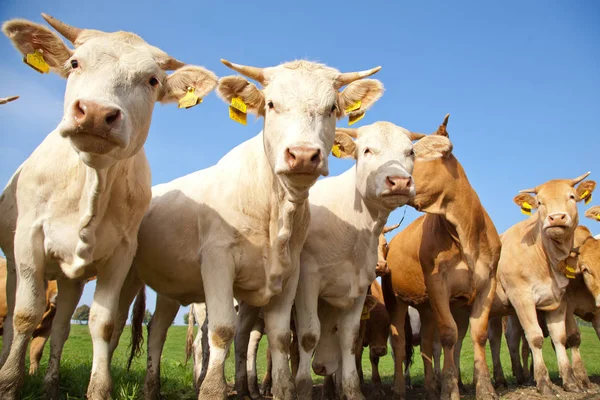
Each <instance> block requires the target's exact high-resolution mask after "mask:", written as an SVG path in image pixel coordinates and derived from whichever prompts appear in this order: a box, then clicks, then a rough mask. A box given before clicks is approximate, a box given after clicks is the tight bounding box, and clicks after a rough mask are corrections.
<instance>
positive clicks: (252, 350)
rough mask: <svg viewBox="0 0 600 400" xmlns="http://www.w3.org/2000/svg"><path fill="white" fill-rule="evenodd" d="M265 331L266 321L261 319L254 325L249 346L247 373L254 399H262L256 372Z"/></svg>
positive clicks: (249, 387)
mask: <svg viewBox="0 0 600 400" xmlns="http://www.w3.org/2000/svg"><path fill="white" fill-rule="evenodd" d="M240 311H241V308H240ZM264 330H265V320H264V319H263V318H260V317H259V318H258V319H257V321H256V323H255V324H254V327H252V332H251V333H250V343H249V344H248V361H247V362H246V371H248V389H249V391H250V397H252V398H253V399H257V398H260V390H259V388H258V372H257V370H256V358H257V356H258V346H259V344H260V339H261V338H262V336H263V332H264Z"/></svg>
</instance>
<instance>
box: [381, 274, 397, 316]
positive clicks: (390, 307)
mask: <svg viewBox="0 0 600 400" xmlns="http://www.w3.org/2000/svg"><path fill="white" fill-rule="evenodd" d="M381 291H382V292H383V302H384V303H385V309H386V310H387V312H388V314H389V315H392V314H394V313H395V312H396V310H397V309H398V306H397V305H398V303H397V302H398V300H396V293H394V287H393V286H392V273H391V272H390V273H388V274H385V275H383V276H382V277H381Z"/></svg>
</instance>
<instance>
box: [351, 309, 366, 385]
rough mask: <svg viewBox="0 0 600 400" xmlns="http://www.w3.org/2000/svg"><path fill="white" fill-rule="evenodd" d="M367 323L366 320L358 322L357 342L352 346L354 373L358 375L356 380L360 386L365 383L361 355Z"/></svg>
mask: <svg viewBox="0 0 600 400" xmlns="http://www.w3.org/2000/svg"><path fill="white" fill-rule="evenodd" d="M367 321H368V320H362V319H361V321H360V328H359V331H358V340H357V341H356V345H355V346H354V358H355V359H356V371H357V373H358V380H359V381H360V384H361V385H364V383H365V376H364V374H363V368H362V355H363V349H364V348H363V343H364V340H365V333H366V330H367Z"/></svg>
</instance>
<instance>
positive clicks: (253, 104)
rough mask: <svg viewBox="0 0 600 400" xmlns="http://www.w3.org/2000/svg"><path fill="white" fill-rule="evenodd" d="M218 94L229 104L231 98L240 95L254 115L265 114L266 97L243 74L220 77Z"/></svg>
mask: <svg viewBox="0 0 600 400" xmlns="http://www.w3.org/2000/svg"><path fill="white" fill-rule="evenodd" d="M217 94H218V95H219V97H221V98H222V99H223V101H225V102H226V103H227V104H231V99H233V98H235V97H239V98H241V99H242V101H243V102H244V103H245V104H246V107H247V110H248V111H249V112H251V113H252V114H254V115H261V116H264V115H265V97H264V96H263V93H262V92H261V91H260V90H258V88H257V87H256V86H254V84H252V83H250V82H248V81H247V80H246V79H245V78H243V77H241V76H237V75H234V76H226V77H224V78H221V79H219V85H218V87H217Z"/></svg>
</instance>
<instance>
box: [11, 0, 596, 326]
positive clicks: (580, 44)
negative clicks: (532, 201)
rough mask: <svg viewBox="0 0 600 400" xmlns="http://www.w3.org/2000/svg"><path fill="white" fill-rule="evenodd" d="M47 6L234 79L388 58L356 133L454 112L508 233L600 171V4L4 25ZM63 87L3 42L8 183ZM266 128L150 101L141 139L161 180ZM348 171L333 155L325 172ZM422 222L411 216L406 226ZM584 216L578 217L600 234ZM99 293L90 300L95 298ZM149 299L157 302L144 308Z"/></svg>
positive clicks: (194, 11)
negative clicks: (556, 191) (571, 181)
mask: <svg viewBox="0 0 600 400" xmlns="http://www.w3.org/2000/svg"><path fill="white" fill-rule="evenodd" d="M50 3H53V4H50ZM41 12H46V13H49V14H50V15H52V16H55V17H57V18H59V19H61V20H63V21H65V22H67V23H69V24H72V25H75V26H77V27H80V28H94V29H100V30H104V31H116V30H126V31H132V32H135V33H137V34H139V35H140V36H142V37H143V38H144V39H145V40H146V41H148V42H149V43H150V44H152V45H155V46H158V47H160V48H161V49H163V50H165V51H166V52H168V53H169V54H171V55H172V56H174V57H176V58H178V59H180V60H182V61H184V62H186V63H190V64H197V65H203V66H205V67H207V68H208V69H210V70H212V71H214V72H215V73H216V74H217V75H218V76H225V75H230V74H232V73H233V71H231V70H229V69H227V68H226V67H225V66H224V65H222V64H221V63H220V62H219V59H221V58H226V59H229V60H230V61H233V62H238V63H242V64H249V65H256V66H271V65H276V64H279V63H281V62H284V61H289V60H292V59H297V58H306V59H311V60H317V61H320V62H323V63H326V64H328V65H330V66H332V67H335V68H338V69H340V70H342V71H350V70H359V69H367V68H371V67H374V66H377V65H381V66H383V69H382V70H381V71H380V72H379V73H378V74H377V75H376V76H375V77H376V78H378V79H380V80H381V81H382V82H383V83H384V85H385V88H386V93H385V94H384V96H383V97H382V98H381V100H380V101H379V102H378V103H377V104H375V106H374V107H373V108H372V110H371V111H369V112H368V113H367V115H366V117H365V118H364V119H363V120H362V121H361V122H360V123H359V124H361V125H366V124H370V123H372V122H375V121H378V120H387V121H391V122H394V123H396V124H398V125H401V126H404V127H406V128H408V129H411V130H414V131H423V132H431V131H433V130H435V129H436V128H437V126H438V125H439V123H440V122H441V121H442V118H443V117H444V115H445V114H446V113H451V117H450V123H449V126H448V131H449V132H450V137H451V139H452V142H453V144H454V154H455V155H456V156H457V158H458V159H459V160H460V162H461V163H462V165H463V166H464V168H465V170H466V172H467V175H468V177H469V180H470V182H471V184H472V185H473V187H474V188H475V189H476V190H477V192H478V193H479V196H480V198H481V201H482V203H483V205H484V206H485V207H486V209H487V210H488V212H489V213H490V215H491V217H492V219H493V220H494V222H495V224H496V227H497V228H498V230H499V231H500V232H502V231H504V230H506V228H508V227H509V226H511V225H512V224H514V223H516V222H518V221H519V220H521V219H522V218H524V216H522V215H521V213H520V212H519V209H518V208H517V207H516V206H515V205H514V204H513V203H512V198H513V196H514V195H515V194H516V193H517V192H518V191H519V190H520V189H524V188H528V187H531V186H535V185H537V184H540V183H543V182H544V181H547V180H549V179H554V178H572V177H575V176H578V175H580V174H582V173H584V172H586V171H592V176H591V178H592V179H599V178H598V177H600V175H597V174H599V173H600V169H598V168H597V167H598V166H599V163H598V159H599V158H598V151H599V150H598V149H599V147H598V140H599V139H598V138H599V137H600V136H599V134H598V133H599V132H598V130H599V128H598V121H599V118H600V96H598V93H600V75H598V73H599V71H600V25H598V20H599V18H600V3H598V2H596V1H594V0H581V1H577V2H565V1H527V2H522V1H502V2H475V1H471V2H466V1H463V2H447V1H443V2H442V1H428V2H414V1H413V2H407V1H396V2H390V1H383V2H381V1H370V2H367V3H365V2H358V1H346V2H342V3H340V2H323V1H318V2H317V1H303V2H296V3H295V4H291V2H276V1H252V2H248V1H245V2H240V1H227V2H225V1H210V2H205V1H191V2H189V1H178V2H173V3H169V4H168V6H165V3H164V2H158V1H114V0H103V1H94V2H78V3H77V4H74V3H72V2H48V1H42V0H28V1H17V0H3V1H1V2H0V20H2V21H5V20H7V19H10V18H13V17H21V18H27V19H30V20H33V21H37V22H40V23H43V20H42V18H41V16H40V13H41ZM64 89H65V81H64V80H63V79H62V78H60V77H58V76H56V75H40V74H38V73H37V72H35V71H33V70H32V69H30V68H29V67H27V66H25V65H24V64H23V63H22V62H21V60H20V55H19V54H18V53H17V51H16V50H15V49H14V48H13V47H12V45H11V43H10V42H9V40H8V39H6V38H5V37H2V38H0V97H5V96H9V95H20V96H21V98H20V99H19V100H17V102H15V103H11V104H9V105H5V106H1V107H0V121H1V123H0V138H1V141H0V184H2V185H4V184H5V183H6V182H8V179H9V178H10V176H11V175H12V173H13V172H14V171H15V170H16V168H17V167H18V166H19V165H20V163H21V162H23V161H24V160H25V159H26V158H27V156H28V155H29V154H30V153H31V152H32V151H33V149H34V148H35V147H36V146H37V145H38V144H39V143H40V142H41V141H42V140H43V138H44V137H45V135H47V134H48V133H49V132H50V131H52V130H53V129H54V127H55V126H56V125H57V124H58V122H59V121H60V119H61V117H62V98H63V94H64ZM261 124H262V123H261V121H260V120H258V121H255V120H254V118H252V117H251V118H250V121H249V123H248V125H247V126H242V125H239V124H236V123H234V122H233V121H231V120H230V119H229V118H228V112H227V105H226V104H224V103H223V102H222V101H221V100H220V99H218V98H217V96H216V95H215V94H214V93H212V94H210V95H209V96H207V98H206V99H205V100H204V102H203V103H202V104H201V105H199V106H197V107H194V108H192V109H189V110H179V109H177V108H176V106H175V105H172V104H171V105H166V106H162V105H157V106H156V109H155V112H154V116H153V122H152V127H151V129H150V135H149V138H148V141H147V142H146V152H147V154H148V158H149V160H150V165H151V167H152V176H153V184H158V183H162V182H168V181H170V180H172V179H174V178H177V177H179V176H182V175H184V174H187V173H189V172H192V171H195V170H198V169H202V168H205V167H208V166H210V165H212V164H214V163H215V162H217V161H218V160H219V159H220V158H221V157H222V156H223V155H224V154H225V153H227V152H228V151H229V150H230V149H232V148H233V147H235V146H236V145H237V144H239V143H241V142H242V141H244V140H246V139H248V138H249V137H252V136H254V135H255V134H256V133H258V132H259V131H260V129H261ZM339 125H340V126H347V119H346V120H342V121H340V122H339ZM351 166H352V163H351V162H349V161H347V160H334V161H332V164H331V174H332V175H337V174H339V173H341V172H343V171H344V170H346V169H348V168H349V167H351ZM598 196H599V198H600V194H599V195H598ZM592 204H600V202H598V201H594V202H593V203H592ZM583 210H584V207H583V206H581V207H580V211H583ZM402 212H403V211H395V212H394V213H393V214H392V216H391V219H390V223H395V222H396V221H398V220H399V219H400V217H401V215H402ZM417 216H418V213H417V212H415V211H414V210H412V209H409V210H408V212H407V216H406V219H405V221H404V223H403V226H406V225H407V224H408V223H410V222H411V221H412V220H414V218H416V217H417ZM588 221H589V220H585V221H584V220H583V218H582V219H581V222H582V223H584V224H585V225H587V226H588V227H590V228H591V229H592V231H593V232H595V233H598V232H599V231H600V226H598V224H594V223H593V222H591V221H590V222H588ZM93 288H94V285H93V284H91V285H88V287H87V288H86V290H85V293H84V296H83V298H82V301H81V302H82V303H86V304H91V299H92V294H93ZM154 301H155V297H154V294H153V293H150V294H149V304H148V308H149V309H150V310H151V311H153V310H154ZM183 312H184V311H180V315H179V316H178V317H177V320H176V322H177V323H182V318H181V315H182V314H183Z"/></svg>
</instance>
